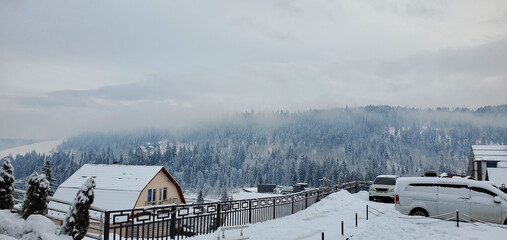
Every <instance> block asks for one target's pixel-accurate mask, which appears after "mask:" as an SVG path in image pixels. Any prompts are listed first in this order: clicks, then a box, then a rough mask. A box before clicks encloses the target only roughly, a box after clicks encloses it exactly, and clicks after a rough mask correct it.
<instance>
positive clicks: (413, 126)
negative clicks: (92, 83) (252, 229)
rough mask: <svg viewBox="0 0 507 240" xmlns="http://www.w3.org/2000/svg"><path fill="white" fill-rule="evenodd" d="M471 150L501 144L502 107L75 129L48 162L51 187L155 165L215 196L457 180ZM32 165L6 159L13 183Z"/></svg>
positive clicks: (333, 112) (505, 134)
mask: <svg viewBox="0 0 507 240" xmlns="http://www.w3.org/2000/svg"><path fill="white" fill-rule="evenodd" d="M473 144H507V105H502V106H495V107H483V108H479V109H477V110H470V109H466V108H454V109H449V108H437V109H425V110H422V109H414V108H401V107H391V106H366V107H361V108H339V109H328V110H309V111H304V112H289V111H277V112H273V113H261V114H256V113H253V112H247V113H243V114H238V115H237V116H234V117H230V118H228V119H225V120H222V121H217V122H214V123H208V124H205V125H199V126H195V127H194V128H192V130H184V131H162V130H161V131H155V130H149V131H137V132H128V133H85V134H81V135H79V136H76V137H72V138H70V139H68V140H67V141H65V142H64V143H63V144H62V145H61V146H60V147H59V151H58V152H57V153H55V154H53V155H52V156H51V159H52V168H53V178H55V179H56V181H57V183H61V182H62V181H64V180H65V179H66V178H67V177H68V176H70V175H71V174H72V173H73V172H74V171H75V170H77V169H78V168H79V167H80V166H81V165H82V164H85V163H107V164H109V163H112V162H113V161H119V162H121V164H137V165H163V166H165V167H166V168H167V169H168V170H169V172H170V173H171V174H172V175H173V176H174V177H175V178H176V180H177V181H178V182H179V183H180V184H181V185H182V187H183V188H184V189H189V190H194V191H198V190H203V191H204V192H209V191H213V192H218V191H220V189H224V188H227V189H230V188H235V187H245V186H255V185H256V184H257V183H259V182H260V181H262V182H263V183H275V184H284V185H292V184H294V183H297V182H307V183H309V185H310V186H319V185H320V184H321V183H320V181H319V179H321V178H322V177H326V178H327V179H332V180H334V181H336V182H346V181H350V180H363V179H365V180H371V179H373V178H374V177H375V176H376V175H378V174H398V175H403V176H413V175H421V174H422V173H423V172H424V171H425V170H427V169H434V170H436V171H437V172H450V173H458V174H464V173H465V172H466V165H467V161H468V157H469V154H470V148H471V145H473ZM42 159H43V156H40V155H38V154H36V153H29V154H26V155H24V156H20V155H18V156H16V157H15V160H14V161H13V165H14V168H15V176H16V178H20V177H25V176H28V175H29V174H30V173H31V172H32V171H33V170H34V169H37V168H38V167H40V166H42Z"/></svg>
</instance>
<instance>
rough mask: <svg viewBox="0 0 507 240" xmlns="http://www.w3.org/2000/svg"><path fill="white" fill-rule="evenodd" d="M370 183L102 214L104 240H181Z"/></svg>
mask: <svg viewBox="0 0 507 240" xmlns="http://www.w3.org/2000/svg"><path fill="white" fill-rule="evenodd" d="M370 185H371V182H350V183H345V184H342V185H339V186H333V187H331V188H325V189H318V190H313V191H306V192H301V193H296V194H290V195H284V196H278V197H269V198H257V199H247V200H233V201H225V202H213V203H204V204H186V205H173V206H150V207H145V208H136V209H126V210H114V211H106V212H104V224H103V226H104V227H103V231H104V235H103V237H104V239H105V240H110V239H112V240H117V239H183V238H187V237H191V236H195V235H201V234H207V233H212V232H214V231H215V230H217V229H218V228H219V227H221V226H237V225H243V224H249V223H257V222H263V221H267V220H271V219H276V218H281V217H285V216H288V215H291V214H294V213H296V212H298V211H301V210H303V209H306V208H307V207H309V206H311V205H313V204H314V203H316V202H318V201H319V200H321V199H323V198H324V197H326V196H327V195H329V194H330V193H333V192H336V191H338V190H340V189H345V190H348V191H349V192H351V193H356V192H358V191H360V190H368V188H369V186H370Z"/></svg>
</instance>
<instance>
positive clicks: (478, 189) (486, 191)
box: [470, 187, 498, 197]
mask: <svg viewBox="0 0 507 240" xmlns="http://www.w3.org/2000/svg"><path fill="white" fill-rule="evenodd" d="M470 189H472V191H476V192H481V193H486V194H489V195H491V196H493V197H496V196H498V195H496V193H494V192H492V191H489V190H487V189H484V188H480V187H471V188H470Z"/></svg>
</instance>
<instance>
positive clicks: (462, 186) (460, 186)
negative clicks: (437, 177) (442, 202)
mask: <svg viewBox="0 0 507 240" xmlns="http://www.w3.org/2000/svg"><path fill="white" fill-rule="evenodd" d="M438 186H439V187H442V188H468V186H467V185H462V184H447V183H446V184H438Z"/></svg>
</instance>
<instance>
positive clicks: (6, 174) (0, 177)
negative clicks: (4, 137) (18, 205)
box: [0, 157, 14, 209]
mask: <svg viewBox="0 0 507 240" xmlns="http://www.w3.org/2000/svg"><path fill="white" fill-rule="evenodd" d="M13 171H14V168H13V167H12V165H11V162H10V160H9V157H6V158H4V162H3V164H2V168H1V169H0V209H11V208H12V207H13V205H14V202H13V200H12V192H13V191H14V187H13V184H14V175H13V174H12V173H13Z"/></svg>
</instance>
